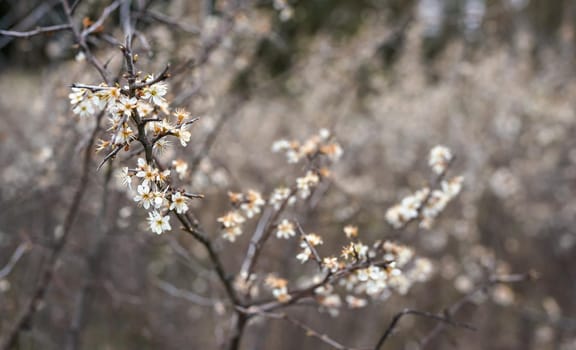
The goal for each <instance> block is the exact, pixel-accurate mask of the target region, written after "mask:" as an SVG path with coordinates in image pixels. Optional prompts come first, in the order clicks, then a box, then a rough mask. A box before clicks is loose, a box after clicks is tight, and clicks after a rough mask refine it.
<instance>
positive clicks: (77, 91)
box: [68, 88, 86, 105]
mask: <svg viewBox="0 0 576 350" xmlns="http://www.w3.org/2000/svg"><path fill="white" fill-rule="evenodd" d="M85 92H86V90H85V89H81V88H72V92H71V93H69V94H68V98H69V99H70V104H71V105H76V104H78V103H80V102H82V100H84V93H85Z"/></svg>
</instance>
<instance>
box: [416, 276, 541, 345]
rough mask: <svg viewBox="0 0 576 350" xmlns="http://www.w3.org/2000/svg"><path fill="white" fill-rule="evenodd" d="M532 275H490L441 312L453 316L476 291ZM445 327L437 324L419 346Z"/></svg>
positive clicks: (479, 291)
mask: <svg viewBox="0 0 576 350" xmlns="http://www.w3.org/2000/svg"><path fill="white" fill-rule="evenodd" d="M533 277H534V276H533V275H532V274H531V273H524V274H513V275H503V276H492V277H490V278H489V279H488V280H487V281H486V282H484V283H482V284H480V285H479V286H477V287H476V288H475V289H473V290H472V291H471V292H470V293H468V294H466V295H464V296H463V297H462V298H460V299H458V300H457V301H456V302H454V303H453V304H452V305H450V306H448V307H446V308H445V309H444V311H443V312H442V313H443V314H444V315H447V317H453V316H454V315H456V313H457V312H458V311H459V310H460V309H461V308H462V307H463V306H464V305H466V304H468V303H469V302H470V301H471V300H472V299H473V298H474V297H475V296H476V295H477V294H478V293H482V292H484V291H486V290H487V289H489V288H490V287H492V286H494V285H497V284H502V283H518V282H523V281H527V280H529V279H531V278H533ZM445 328H446V324H438V325H436V327H435V328H434V329H432V331H431V332H430V333H428V334H427V335H426V336H425V337H424V338H423V339H422V340H421V341H420V346H421V348H425V347H426V346H427V345H428V344H429V343H430V341H431V340H432V339H433V338H435V337H436V336H438V334H440V333H441V332H442V331H444V329H445Z"/></svg>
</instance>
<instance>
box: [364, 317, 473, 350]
mask: <svg viewBox="0 0 576 350" xmlns="http://www.w3.org/2000/svg"><path fill="white" fill-rule="evenodd" d="M406 315H414V316H419V317H424V318H429V319H432V320H435V321H438V322H441V323H443V324H446V325H450V326H453V327H461V328H464V329H468V330H476V328H474V327H473V326H471V325H469V324H467V323H459V322H454V321H452V320H451V319H450V317H449V316H448V315H442V314H434V313H431V312H426V311H419V310H413V309H404V310H402V311H400V312H399V313H397V314H396V315H395V316H394V317H393V318H392V321H391V322H390V325H389V326H388V327H387V328H386V330H385V331H384V334H382V336H381V337H380V339H379V340H378V343H377V344H376V346H375V347H374V350H379V349H380V348H381V347H382V346H383V345H384V343H385V342H386V340H387V339H388V338H389V337H390V335H392V332H394V330H395V329H396V326H397V325H398V323H399V322H400V319H402V317H404V316H406Z"/></svg>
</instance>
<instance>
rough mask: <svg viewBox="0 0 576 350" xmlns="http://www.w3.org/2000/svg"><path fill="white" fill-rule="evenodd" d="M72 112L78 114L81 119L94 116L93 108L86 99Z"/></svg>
mask: <svg viewBox="0 0 576 350" xmlns="http://www.w3.org/2000/svg"><path fill="white" fill-rule="evenodd" d="M72 112H74V114H78V115H79V116H80V117H81V118H86V117H89V116H91V115H93V114H94V106H93V105H92V102H91V101H90V100H88V99H86V100H83V101H82V102H80V103H78V105H76V107H74V109H73V110H72Z"/></svg>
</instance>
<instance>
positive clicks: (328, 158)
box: [183, 129, 342, 242]
mask: <svg viewBox="0 0 576 350" xmlns="http://www.w3.org/2000/svg"><path fill="white" fill-rule="evenodd" d="M272 150H273V151H286V154H287V157H288V160H289V162H291V163H297V162H299V161H300V160H301V159H303V158H307V159H309V161H310V163H309V170H307V171H306V173H305V175H304V176H302V177H298V178H296V181H295V182H296V183H295V184H294V185H293V186H292V187H285V186H279V187H277V188H275V189H274V190H273V191H272V193H271V194H270V195H269V199H268V201H266V200H264V198H263V197H262V195H261V194H260V192H257V191H255V190H248V191H247V192H246V193H241V192H229V193H228V198H229V202H230V204H231V206H232V207H233V209H232V210H231V211H229V212H228V213H226V214H225V215H223V216H221V217H220V218H218V220H217V221H218V222H219V223H220V224H221V229H222V235H223V237H224V239H226V240H228V241H230V242H234V241H235V240H236V238H237V237H238V236H240V235H241V234H242V224H243V223H244V222H245V221H246V219H252V218H254V217H256V216H257V215H259V214H261V212H262V208H263V206H264V205H266V204H268V205H269V206H270V207H271V208H272V209H273V210H274V211H276V212H280V211H282V210H284V209H285V208H286V207H287V206H289V205H293V204H294V203H295V202H296V201H297V199H298V198H300V199H306V198H308V197H309V196H310V195H311V194H312V191H313V189H314V188H316V187H317V186H318V184H319V183H320V182H321V181H322V179H324V178H326V177H328V176H330V171H329V170H328V168H327V165H329V163H332V162H335V161H337V160H338V159H339V158H340V156H341V154H342V149H341V147H340V146H339V145H338V143H336V142H335V141H333V140H332V136H331V135H330V132H329V131H328V130H327V129H321V130H320V131H319V133H318V134H317V135H313V136H312V137H311V138H309V139H308V140H307V141H306V142H304V143H303V144H302V145H300V143H299V142H298V141H287V140H279V141H276V142H275V143H274V145H273V146H272ZM183 171H184V170H183ZM276 228H277V230H276V236H277V237H278V238H285V239H288V238H290V237H293V236H294V235H295V230H294V224H293V223H291V222H289V221H288V220H283V221H282V222H280V223H278V224H276Z"/></svg>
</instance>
